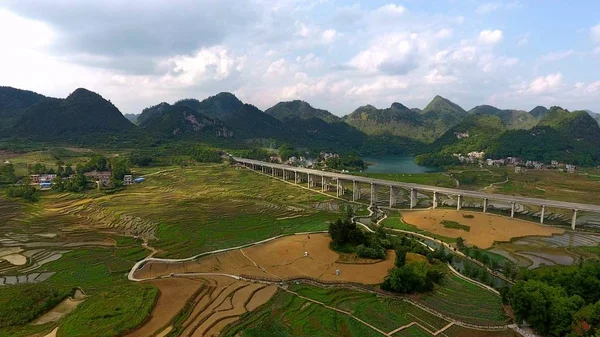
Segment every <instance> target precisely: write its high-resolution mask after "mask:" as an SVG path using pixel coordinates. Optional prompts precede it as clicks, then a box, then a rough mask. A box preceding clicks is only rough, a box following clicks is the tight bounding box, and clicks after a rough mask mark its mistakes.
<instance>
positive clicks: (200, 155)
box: [191, 147, 223, 163]
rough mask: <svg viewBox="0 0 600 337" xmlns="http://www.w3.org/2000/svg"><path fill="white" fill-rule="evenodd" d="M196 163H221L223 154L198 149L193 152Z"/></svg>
mask: <svg viewBox="0 0 600 337" xmlns="http://www.w3.org/2000/svg"><path fill="white" fill-rule="evenodd" d="M191 156H192V158H193V159H194V161H196V162H199V163H220V162H222V161H223V159H222V158H221V154H220V153H219V152H218V151H217V150H215V149H209V148H206V147H196V148H194V149H192V150H191Z"/></svg>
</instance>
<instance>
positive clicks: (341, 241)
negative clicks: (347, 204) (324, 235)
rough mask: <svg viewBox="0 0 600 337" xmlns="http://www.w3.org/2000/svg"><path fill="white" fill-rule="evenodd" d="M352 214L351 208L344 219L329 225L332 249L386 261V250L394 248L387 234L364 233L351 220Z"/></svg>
mask: <svg viewBox="0 0 600 337" xmlns="http://www.w3.org/2000/svg"><path fill="white" fill-rule="evenodd" d="M351 212H352V210H351V208H348V209H347V214H346V217H345V218H344V219H337V220H336V221H335V222H332V223H331V224H329V236H331V244H330V247H331V249H333V250H337V251H340V252H346V253H348V252H356V254H357V255H358V256H359V257H362V258H368V259H385V257H386V249H390V248H392V243H391V242H390V240H388V239H387V236H386V234H385V232H381V235H376V234H373V233H370V232H364V231H363V230H362V229H360V228H359V227H358V226H357V225H356V223H355V222H354V221H353V220H351V216H352V214H351Z"/></svg>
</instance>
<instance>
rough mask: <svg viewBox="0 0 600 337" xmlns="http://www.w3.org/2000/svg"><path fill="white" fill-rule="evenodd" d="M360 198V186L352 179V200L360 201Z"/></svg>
mask: <svg viewBox="0 0 600 337" xmlns="http://www.w3.org/2000/svg"><path fill="white" fill-rule="evenodd" d="M359 199H360V186H359V185H358V183H357V182H356V180H354V181H352V201H358V200H359Z"/></svg>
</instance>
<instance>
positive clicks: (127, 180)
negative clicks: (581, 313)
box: [123, 174, 133, 185]
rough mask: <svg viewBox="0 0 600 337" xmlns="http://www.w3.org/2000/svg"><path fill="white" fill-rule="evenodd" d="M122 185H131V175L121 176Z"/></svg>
mask: <svg viewBox="0 0 600 337" xmlns="http://www.w3.org/2000/svg"><path fill="white" fill-rule="evenodd" d="M123 184H124V185H133V176H132V175H131V174H126V175H124V176H123Z"/></svg>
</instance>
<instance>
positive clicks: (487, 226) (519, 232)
mask: <svg viewBox="0 0 600 337" xmlns="http://www.w3.org/2000/svg"><path fill="white" fill-rule="evenodd" d="M464 215H473V217H472V218H470V217H465V216H464ZM402 218H403V220H404V222H406V223H408V224H411V225H414V226H416V227H418V228H420V229H424V230H426V231H428V232H431V233H434V234H438V235H443V236H447V237H452V238H456V237H459V236H460V237H463V238H464V239H465V240H466V241H467V243H469V244H472V245H476V246H478V247H480V248H484V249H485V248H489V247H491V246H492V245H493V244H494V242H495V241H499V242H501V241H510V240H511V239H512V238H516V237H523V236H534V235H535V236H551V235H552V234H562V233H564V230H563V229H560V228H555V227H550V226H543V225H539V224H536V223H534V222H530V221H525V220H520V219H512V218H507V217H502V216H499V215H495V214H489V213H477V212H467V211H454V210H444V209H436V210H433V209H432V210H423V211H407V212H403V213H402ZM444 220H446V221H454V222H459V223H461V224H463V225H466V226H469V227H470V231H469V232H466V231H464V230H460V229H453V228H446V227H444V225H443V224H442V223H441V222H442V221H444Z"/></svg>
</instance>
